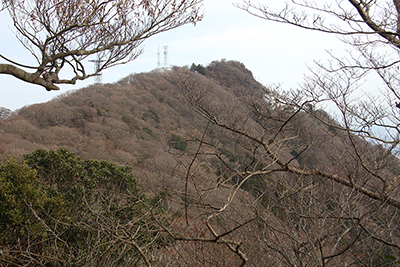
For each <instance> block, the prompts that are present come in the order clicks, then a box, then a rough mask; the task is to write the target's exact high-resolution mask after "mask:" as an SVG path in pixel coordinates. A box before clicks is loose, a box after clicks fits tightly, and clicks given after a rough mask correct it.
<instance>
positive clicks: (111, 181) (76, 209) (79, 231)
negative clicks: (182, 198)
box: [0, 148, 161, 266]
mask: <svg viewBox="0 0 400 267" xmlns="http://www.w3.org/2000/svg"><path fill="white" fill-rule="evenodd" d="M24 160H25V161H24V162H23V163H21V164H19V163H17V162H16V161H15V160H10V161H8V162H4V163H2V164H1V165H0V244H2V245H0V249H1V250H2V251H13V253H5V254H4V255H5V256H4V258H2V259H3V260H5V261H8V262H12V263H13V264H17V265H23V264H28V265H29V264H30V262H29V260H32V259H35V261H44V262H48V263H49V264H48V266H61V265H71V264H72V265H74V264H77V263H78V262H86V264H84V265H85V266H88V265H92V266H99V264H100V263H102V264H103V265H104V263H108V265H110V266H111V265H115V266H123V265H129V266H136V264H138V263H140V262H141V261H142V260H143V259H142V254H141V253H140V252H139V250H138V247H141V246H144V247H146V249H151V248H152V247H153V246H155V245H159V244H160V243H161V239H160V240H158V238H157V235H156V234H155V233H156V232H157V231H156V227H155V224H154V223H153V219H152V216H149V215H148V214H149V209H150V204H151V203H153V204H154V205H155V204H156V203H154V201H153V202H152V200H151V199H148V198H147V197H146V196H144V195H143V194H141V192H140V190H139V188H138V187H137V182H136V180H135V178H134V177H133V175H132V174H131V173H130V172H131V168H130V167H121V166H117V165H115V164H112V163H109V162H107V161H98V160H81V159H80V158H77V157H75V155H74V154H73V153H71V152H69V151H68V150H66V149H62V148H61V149H59V150H57V151H54V150H50V151H45V150H43V149H39V150H36V151H34V152H33V153H31V154H28V155H25V156H24ZM154 205H153V212H155V213H157V214H161V210H160V209H158V208H155V209H154ZM153 241H155V242H153ZM57 243H60V244H58V245H57V246H55V244H57ZM32 244H36V245H35V246H32ZM133 244H134V245H133ZM38 252H40V253H38ZM24 255H29V258H26V257H25V256H24ZM93 256H95V257H93ZM46 266H47V265H46Z"/></svg>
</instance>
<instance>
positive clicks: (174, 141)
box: [169, 134, 187, 151]
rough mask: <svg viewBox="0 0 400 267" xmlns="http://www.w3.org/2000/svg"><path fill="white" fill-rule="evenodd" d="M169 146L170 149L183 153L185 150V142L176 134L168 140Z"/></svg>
mask: <svg viewBox="0 0 400 267" xmlns="http://www.w3.org/2000/svg"><path fill="white" fill-rule="evenodd" d="M169 144H170V146H171V147H173V148H175V149H177V150H180V151H185V150H186V148H187V142H186V140H185V139H184V138H183V137H182V136H180V135H177V134H172V135H171V138H170V139H169Z"/></svg>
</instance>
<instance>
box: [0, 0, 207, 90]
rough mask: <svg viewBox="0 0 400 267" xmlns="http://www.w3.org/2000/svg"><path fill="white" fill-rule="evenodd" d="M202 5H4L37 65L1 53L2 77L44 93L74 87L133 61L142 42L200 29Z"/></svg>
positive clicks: (164, 0)
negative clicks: (90, 67) (88, 62)
mask: <svg viewBox="0 0 400 267" xmlns="http://www.w3.org/2000/svg"><path fill="white" fill-rule="evenodd" d="M201 2H202V0H184V1H180V0H179V1H178V0H150V1H143V0H139V1H136V0H135V1H127V0H100V1H97V0H93V1H81V0H68V1H56V0H54V1H53V0H52V1H44V0H17V1H11V0H10V1H9V0H5V1H2V6H1V7H0V10H3V11H2V12H3V14H4V12H6V11H7V12H8V14H9V16H10V17H11V19H12V21H13V24H14V25H13V26H14V28H15V34H16V37H17V38H18V39H19V41H20V42H21V43H22V45H23V46H24V47H25V48H26V49H27V50H28V51H29V52H30V53H31V54H32V56H33V57H34V59H35V60H36V62H37V64H36V65H32V66H31V65H27V64H24V63H20V62H15V61H13V60H12V59H10V58H8V57H7V55H6V53H4V52H3V53H2V54H0V57H1V58H2V59H3V60H5V61H6V62H7V63H6V64H4V63H2V64H0V73H2V74H10V75H13V76H14V77H16V78H18V79H21V80H23V81H25V82H29V83H33V84H38V85H41V86H43V87H45V88H46V90H58V89H59V87H58V86H57V85H58V84H75V83H76V81H77V80H84V79H86V78H88V77H92V76H95V75H97V74H98V73H99V72H100V71H102V70H104V69H106V68H109V67H112V66H115V65H117V64H123V63H126V62H129V61H131V60H134V59H135V58H137V57H138V56H139V55H140V54H141V53H142V51H143V50H142V48H141V44H142V43H143V41H145V40H146V39H148V38H150V37H151V36H153V35H155V34H158V33H161V32H165V31H168V30H171V29H174V28H177V27H180V26H182V25H185V24H188V23H193V24H196V22H198V21H200V20H201V18H202V11H201ZM91 55H94V56H97V57H98V60H99V61H98V67H97V68H96V70H95V71H94V72H91V71H87V70H86V67H85V59H87V58H88V57H89V56H91ZM96 60H97V59H96ZM62 70H63V71H62ZM30 71H31V72H30ZM61 76H65V77H67V78H62V77H61Z"/></svg>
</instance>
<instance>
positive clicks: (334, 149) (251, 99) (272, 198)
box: [175, 0, 400, 266]
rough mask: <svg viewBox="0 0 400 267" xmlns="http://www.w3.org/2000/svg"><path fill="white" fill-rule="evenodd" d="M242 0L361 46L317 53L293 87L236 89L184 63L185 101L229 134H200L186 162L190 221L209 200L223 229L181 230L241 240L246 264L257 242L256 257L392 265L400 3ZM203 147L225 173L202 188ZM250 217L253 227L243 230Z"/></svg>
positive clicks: (397, 201) (212, 165)
mask: <svg viewBox="0 0 400 267" xmlns="http://www.w3.org/2000/svg"><path fill="white" fill-rule="evenodd" d="M237 6H238V7H240V8H242V9H244V10H246V11H248V12H249V13H251V14H253V15H256V16H258V17H260V18H263V19H267V20H271V21H276V22H280V23H287V24H292V25H295V26H298V27H301V28H303V29H309V30H316V31H320V32H325V33H331V34H337V35H339V36H340V38H342V40H343V41H344V42H346V43H348V44H350V45H351V46H352V47H353V48H354V50H352V51H351V52H350V53H349V56H348V57H343V58H340V57H337V56H335V54H333V53H331V56H332V60H330V61H329V62H328V63H327V64H326V63H325V64H323V63H321V62H317V66H316V68H314V69H311V74H310V75H309V76H308V77H307V78H306V80H305V82H304V84H303V85H302V86H301V87H300V88H299V89H293V90H288V91H283V90H282V89H281V88H276V87H273V86H269V87H268V88H263V87H258V88H242V90H239V91H238V92H237V93H236V94H237V95H236V96H235V97H232V96H229V95H223V93H222V92H220V91H219V88H218V85H216V84H210V83H208V84H207V83H205V82H204V81H203V80H202V78H201V77H199V75H197V74H191V73H189V72H188V71H187V72H185V71H182V73H181V74H180V75H181V77H182V92H183V94H184V95H185V97H186V98H187V100H188V102H189V103H190V104H191V105H192V107H193V108H194V109H195V110H196V111H197V112H198V113H199V114H200V115H202V116H203V117H204V118H205V119H206V120H207V121H208V122H209V123H210V125H211V126H212V127H216V128H219V129H220V130H221V132H222V134H221V135H220V138H218V139H216V138H215V134H214V136H213V137H212V136H211V135H207V134H205V135H204V136H196V137H195V138H193V140H197V142H198V143H199V149H198V150H197V152H196V153H193V152H192V154H189V153H188V154H189V155H191V157H192V161H187V163H186V164H183V166H184V167H183V169H184V170H185V171H186V173H187V174H186V175H185V177H186V179H185V189H184V190H183V191H182V194H183V195H184V197H183V200H184V203H183V205H184V207H185V216H186V224H187V225H188V226H189V225H191V222H192V220H193V219H194V218H201V216H200V215H198V217H195V216H193V214H192V213H191V212H193V210H195V209H196V208H198V207H202V208H203V210H202V211H203V213H200V214H204V216H203V218H205V219H204V221H203V223H204V225H206V227H207V229H208V230H209V234H210V235H213V236H215V239H212V238H209V239H200V238H197V239H196V238H191V239H190V238H188V237H187V238H186V239H183V238H182V239H180V240H187V241H189V240H192V241H196V240H197V241H203V242H218V241H220V240H223V239H222V238H223V237H228V236H229V242H231V243H230V244H233V242H235V243H236V244H240V245H237V246H236V247H234V249H233V250H232V251H233V252H234V253H236V254H237V255H238V256H239V257H240V259H241V260H242V263H241V264H242V265H244V264H245V263H246V262H248V261H249V259H251V258H252V257H251V256H250V255H252V253H255V251H258V253H257V254H256V255H257V256H256V257H258V259H260V255H270V256H271V257H270V258H268V261H269V264H271V265H269V264H265V265H264V266H344V265H347V266H350V265H364V266H377V265H383V266H394V264H396V263H394V262H390V261H388V260H387V259H385V257H384V256H385V255H387V254H389V255H397V254H398V252H399V250H400V235H399V232H398V230H397V229H396V226H397V225H398V222H399V215H398V211H399V209H400V192H399V177H400V169H399V168H398V165H399V160H398V157H397V156H398V153H399V149H398V144H399V142H400V139H399V133H400V129H399V127H398V125H400V124H399V118H400V108H399V107H400V104H399V101H400V97H399V93H398V89H397V87H398V85H399V83H400V81H399V77H400V76H399V74H400V73H399V63H400V62H399V60H398V52H399V30H398V28H399V27H398V25H399V9H400V8H399V7H400V3H399V2H398V1H352V0H349V1H318V2H317V1H315V2H314V1H307V0H305V1H291V2H289V3H286V4H285V5H284V6H283V7H282V9H280V10H278V11H273V10H271V9H269V8H268V6H267V5H263V4H259V5H257V4H254V3H252V2H251V1H244V2H243V4H237ZM376 74H377V76H378V77H380V79H381V81H382V82H383V83H382V84H381V88H380V90H379V92H377V90H374V91H373V92H370V93H365V86H364V84H365V83H364V81H365V80H367V81H368V79H370V78H371V75H375V76H376ZM240 91H241V92H240ZM324 103H330V104H333V105H334V106H335V110H336V111H337V118H335V119H333V118H332V116H330V115H328V114H327V113H326V112H325V111H323V110H322V109H321V107H323V104H324ZM211 126H210V127H211ZM205 133H207V131H205ZM229 143H230V144H231V146H232V147H234V148H235V150H234V151H235V152H236V153H237V152H241V153H240V154H237V155H235V156H233V155H234V154H233V155H232V153H231V152H233V148H232V151H230V152H229V149H228V148H226V147H223V144H229ZM320 151H324V153H321V152H320ZM326 151H329V153H326ZM240 155H245V156H240ZM200 157H206V158H209V164H208V165H207V166H208V168H209V170H210V173H212V174H217V175H216V176H213V177H214V178H213V180H212V181H213V182H212V183H211V184H210V185H208V187H206V186H204V187H203V188H202V187H201V186H200V184H199V183H205V182H204V181H205V180H207V179H206V178H204V176H202V177H201V178H200V176H201V175H200V173H198V172H196V171H195V167H194V166H196V164H195V162H196V161H197V160H199V159H200ZM180 162H184V161H183V160H181V161H180ZM205 176H207V175H205ZM210 176H212V175H210ZM252 178H258V179H255V180H253V179H252ZM208 179H211V178H208ZM260 181H264V183H267V184H266V185H265V184H264V185H262V182H260ZM211 185H214V187H212V186H211ZM218 187H225V188H227V192H226V200H225V201H224V200H223V199H221V201H220V202H219V203H212V204H208V203H207V201H206V199H207V197H206V195H207V194H211V193H210V192H211V191H212V188H218ZM243 189H246V191H248V192H252V193H253V195H252V197H251V196H249V197H248V198H246V197H244V194H245V193H244V192H243ZM239 194H243V195H240V197H239ZM222 195H223V194H222V193H221V194H220V196H222ZM195 196H198V198H197V199H196V198H195ZM235 199H236V201H237V202H235ZM239 207H241V208H239ZM243 207H245V208H243ZM206 215H207V216H206ZM213 219H216V221H213ZM218 219H219V220H218ZM198 221H201V220H200V219H198ZM229 221H230V222H234V223H229ZM253 222H257V223H256V225H257V226H256V227H255V229H256V231H257V234H256V235H251V234H250V233H251V232H248V231H246V228H247V227H248V228H252V227H254V224H252V223H253ZM253 229H254V228H253ZM241 231H245V233H246V234H245V235H244V236H243V235H240V233H241ZM175 237H176V236H175ZM245 240H251V241H252V242H251V243H250V242H247V243H246V241H245ZM249 244H251V245H249ZM266 260H267V259H266ZM250 261H251V260H250ZM251 263H252V264H254V263H253V262H251ZM254 265H256V264H254ZM256 266H262V265H261V264H259V262H258V265H256Z"/></svg>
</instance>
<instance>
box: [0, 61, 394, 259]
mask: <svg viewBox="0 0 400 267" xmlns="http://www.w3.org/2000/svg"><path fill="white" fill-rule="evenodd" d="M274 93H275V92H274V91H273V90H272V89H268V88H265V87H264V86H262V85H261V84H259V83H258V82H256V81H255V80H254V78H253V77H252V74H251V72H250V71H249V70H247V69H246V68H245V67H244V65H243V64H241V63H239V62H235V61H230V62H217V61H215V62H212V63H211V64H210V65H209V66H208V67H207V68H206V69H205V75H201V74H199V73H193V72H190V70H189V69H188V68H186V67H183V68H178V67H176V68H174V69H173V70H172V71H154V72H150V73H142V74H135V75H130V76H128V77H126V78H124V79H121V80H120V81H118V82H117V83H115V84H104V85H93V86H89V87H87V88H84V89H81V90H78V91H74V92H70V93H67V94H65V95H63V96H61V97H58V98H57V99H54V100H52V101H50V102H48V103H44V104H36V105H32V106H27V107H24V108H21V109H20V110H18V111H16V112H15V114H14V115H12V116H9V115H4V116H2V117H0V118H1V121H0V132H1V135H0V153H1V157H2V158H4V159H5V158H7V157H8V156H10V155H11V156H14V157H16V158H20V157H21V156H22V155H24V154H26V153H29V152H31V151H33V150H35V149H37V148H45V149H56V148H59V147H65V148H67V149H68V150H70V151H72V152H74V153H76V154H77V155H78V156H80V157H82V158H84V159H90V158H95V159H99V160H107V161H110V162H114V163H117V164H120V165H130V166H132V167H133V172H134V174H135V176H136V178H137V180H138V181H139V184H140V187H141V189H142V190H143V191H145V192H146V193H147V194H148V195H151V196H157V197H158V198H159V203H160V204H161V206H162V207H163V208H164V210H165V211H166V213H167V214H168V216H169V222H168V224H164V223H161V222H160V225H159V226H158V227H159V229H160V231H162V232H163V233H167V236H169V238H170V239H171V241H170V242H169V243H168V245H167V246H165V247H160V248H159V249H158V250H157V251H155V252H153V254H152V255H151V256H150V257H149V259H151V261H152V263H153V264H154V265H156V266H241V265H243V264H246V263H247V264H248V265H249V266H344V265H343V262H346V263H348V265H349V266H350V265H351V264H354V265H357V264H364V266H375V265H377V264H390V263H387V260H386V259H385V257H384V256H385V255H387V254H390V255H395V254H396V253H397V252H398V250H399V248H400V247H399V244H400V233H399V232H398V229H397V226H398V223H399V217H398V210H397V208H396V207H394V206H393V205H388V204H387V203H385V202H384V201H383V202H382V201H380V200H379V199H371V198H369V197H368V196H366V195H365V194H363V193H362V192H360V191H359V190H357V187H355V186H346V184H343V183H340V180H339V181H338V180H335V179H329V177H328V176H326V175H324V174H319V173H317V172H314V173H312V174H310V173H311V172H312V171H313V170H322V171H324V172H325V173H329V174H331V175H334V176H335V175H336V176H337V177H339V178H342V177H345V178H346V177H347V178H346V179H347V181H355V183H356V184H357V185H360V186H362V187H363V188H366V189H368V190H370V191H372V192H379V188H380V186H381V185H380V182H379V179H378V178H377V176H378V175H379V177H384V178H385V179H386V178H387V179H392V178H391V177H395V176H397V175H398V174H399V173H400V169H399V167H398V166H399V164H398V163H399V161H398V159H397V158H396V157H394V156H392V155H391V154H390V153H387V150H385V149H383V148H379V147H376V146H374V145H372V144H371V143H369V142H367V141H365V140H363V139H361V138H358V137H354V139H353V140H349V139H348V136H347V134H346V133H345V132H343V131H341V130H340V127H339V124H338V123H337V122H335V121H334V120H333V119H332V118H330V116H329V115H328V114H327V113H325V112H324V111H323V110H311V109H305V108H304V107H301V108H298V107H297V106H296V105H290V103H286V104H279V103H275V102H273V101H269V100H268V99H267V98H266V96H268V95H273V94H274ZM1 114H3V113H1ZM1 114H0V115H1ZM323 122H324V123H323ZM326 122H329V123H326ZM335 125H336V126H338V127H335ZM172 135H174V136H175V137H176V138H175V139H174V142H171V136H172ZM177 136H179V137H181V138H178V137H177ZM351 141H353V142H356V143H357V147H358V151H362V152H363V156H365V158H366V159H365V161H363V162H364V163H365V164H368V166H369V167H370V168H375V167H376V168H375V169H374V171H375V172H374V174H375V176H374V174H371V173H368V172H367V171H366V170H367V168H363V167H361V166H360V164H359V162H360V161H359V159H358V158H357V157H355V154H354V150H352V146H351ZM179 142H184V143H185V144H186V145H184V146H183V145H182V146H179ZM266 143H268V146H263V144H266ZM378 159H381V160H380V164H379V166H375V165H374V164H375V163H376V160H378ZM282 162H284V164H283V165H282V164H281V163H282ZM398 193H399V192H398V190H397V189H394V190H393V191H392V192H391V195H390V196H391V197H393V198H397V197H398ZM360 266H361V265H360ZM385 266H389V265H385Z"/></svg>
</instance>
